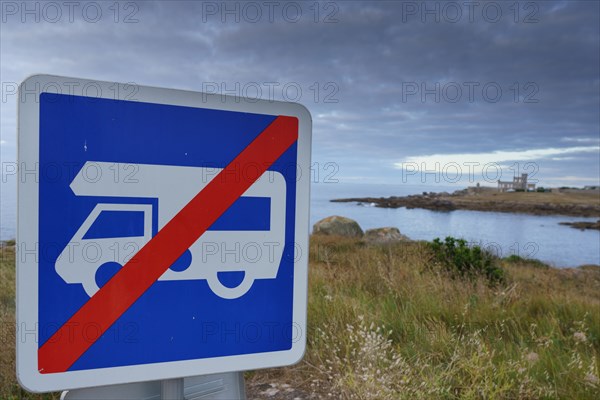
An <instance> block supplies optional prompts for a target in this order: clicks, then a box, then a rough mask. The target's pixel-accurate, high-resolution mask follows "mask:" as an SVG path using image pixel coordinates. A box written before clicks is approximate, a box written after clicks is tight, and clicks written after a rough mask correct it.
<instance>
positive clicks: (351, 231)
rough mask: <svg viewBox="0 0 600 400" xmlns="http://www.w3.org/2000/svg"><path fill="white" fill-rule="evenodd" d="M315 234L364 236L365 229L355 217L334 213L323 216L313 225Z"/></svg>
mask: <svg viewBox="0 0 600 400" xmlns="http://www.w3.org/2000/svg"><path fill="white" fill-rule="evenodd" d="M313 233H314V234H321V235H337V236H346V237H356V238H360V237H362V236H363V230H362V229H361V228H360V225H358V222H356V221H355V220H353V219H350V218H346V217H340V216H338V215H333V216H331V217H327V218H323V219H322V220H320V221H319V222H317V223H316V224H315V225H314V226H313Z"/></svg>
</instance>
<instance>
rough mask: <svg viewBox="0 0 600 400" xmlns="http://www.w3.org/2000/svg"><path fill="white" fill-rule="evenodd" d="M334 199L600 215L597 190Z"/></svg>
mask: <svg viewBox="0 0 600 400" xmlns="http://www.w3.org/2000/svg"><path fill="white" fill-rule="evenodd" d="M331 201H332V202H344V203H347V202H356V203H363V204H364V203H366V204H371V205H374V206H376V207H382V208H400V207H406V208H408V209H411V208H423V209H428V210H434V211H452V210H473V211H495V212H507V213H526V214H534V215H568V216H576V217H600V194H599V193H598V191H586V190H579V191H570V192H498V191H492V190H483V191H481V192H479V193H478V192H474V191H469V190H466V189H465V190H458V191H455V192H453V193H447V192H442V193H433V192H429V193H428V192H424V193H423V194H419V195H409V196H402V197H397V196H391V197H356V198H344V199H333V200H331Z"/></svg>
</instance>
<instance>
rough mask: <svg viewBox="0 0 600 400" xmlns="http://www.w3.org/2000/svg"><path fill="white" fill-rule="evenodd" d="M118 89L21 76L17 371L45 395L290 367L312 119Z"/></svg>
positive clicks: (300, 287) (301, 334)
mask: <svg viewBox="0 0 600 400" xmlns="http://www.w3.org/2000/svg"><path fill="white" fill-rule="evenodd" d="M84 87H88V88H89V87H94V88H95V90H94V91H92V92H93V95H88V94H86V93H78V94H73V93H72V92H67V93H65V92H64V91H62V90H61V89H66V88H69V89H72V88H84ZM127 87H129V88H131V85H129V86H127V85H117V84H115V83H110V82H95V81H86V80H80V79H72V78H63V77H55V76H33V77H30V78H28V79H27V80H26V81H25V82H23V83H22V85H21V88H20V92H19V95H20V97H19V130H18V131H19V132H18V136H19V150H18V153H19V168H20V174H21V179H20V180H19V185H18V195H19V204H18V232H17V241H18V254H17V323H18V325H17V375H18V378H19V381H20V382H21V384H22V385H23V386H24V387H25V388H27V389H28V390H31V391H52V390H64V389H72V388H82V387H91V386H100V385H110V384H119V383H127V382H138V381H148V380H158V379H170V378H176V377H184V376H192V375H202V374H214V373H221V372H229V371H241V370H247V369H255V368H266V367H273V366H280V365H287V364H292V363H294V362H296V361H298V360H299V359H300V358H301V357H302V355H303V353H304V348H305V340H306V338H305V333H306V292H307V264H308V262H307V259H308V247H307V244H308V230H309V220H308V204H309V173H308V171H309V168H310V143H311V120H310V114H309V113H308V111H307V110H306V109H305V108H304V107H302V106H300V105H298V104H292V103H283V102H273V101H256V100H251V99H243V98H239V97H229V96H220V95H208V94H203V93H194V92H186V91H179V90H169V89H159V88H151V87H139V86H136V87H135V96H133V98H132V96H129V98H127V99H122V98H119V96H116V94H119V93H129V94H131V92H128V91H127V90H126V88H127Z"/></svg>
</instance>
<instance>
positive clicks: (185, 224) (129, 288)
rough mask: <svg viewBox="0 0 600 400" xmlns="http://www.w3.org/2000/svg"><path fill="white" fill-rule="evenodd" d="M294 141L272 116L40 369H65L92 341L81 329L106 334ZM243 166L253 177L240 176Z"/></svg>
mask: <svg viewBox="0 0 600 400" xmlns="http://www.w3.org/2000/svg"><path fill="white" fill-rule="evenodd" d="M297 139H298V119H297V118H294V117H286V116H279V117H277V118H276V119H275V120H274V121H273V122H272V123H271V124H270V125H269V126H268V127H267V128H266V129H265V130H264V131H263V132H262V133H261V134H260V135H259V136H258V137H257V138H256V139H254V140H253V141H252V143H250V144H249V145H248V147H246V148H245V149H244V150H243V151H242V152H241V153H240V154H239V155H238V156H237V157H236V158H235V159H234V160H233V161H232V162H231V163H230V164H229V165H228V166H227V167H225V169H223V170H222V171H221V172H220V173H219V174H218V175H217V176H215V177H214V178H213V179H212V180H211V181H210V182H209V183H208V185H206V187H205V188H204V189H203V190H202V191H201V192H200V193H198V194H197V195H196V196H195V197H194V198H193V199H192V200H191V201H190V202H189V203H188V204H187V205H186V206H185V207H184V208H183V209H182V210H181V211H180V212H179V213H177V215H176V216H175V217H173V219H172V220H171V221H169V223H167V224H166V225H165V226H164V227H163V228H162V229H161V230H160V231H159V232H158V233H157V234H156V236H155V237H153V238H152V239H151V240H150V241H149V242H148V243H147V244H146V245H145V246H144V247H142V249H140V251H138V252H137V254H135V256H134V257H133V258H132V259H131V260H130V261H129V262H127V263H126V264H125V266H123V268H122V269H121V270H119V272H118V273H117V274H115V276H113V277H112V279H110V280H109V281H108V282H107V283H106V284H105V285H104V286H103V287H102V288H101V289H100V290H99V291H98V292H96V294H95V295H94V296H92V297H91V298H90V299H89V300H88V302H87V303H85V304H84V305H83V306H82V307H81V308H80V309H79V310H78V311H77V312H76V313H75V314H73V316H72V317H71V318H70V319H69V320H68V321H67V322H66V323H65V324H64V325H63V326H62V327H61V328H60V329H59V330H58V331H56V333H55V334H54V335H52V337H50V339H48V341H46V343H44V344H43V345H42V347H40V349H39V350H38V368H39V371H40V372H41V373H54V372H64V371H66V370H67V369H69V368H70V367H71V366H72V365H73V363H75V361H77V359H79V357H81V356H82V355H83V353H85V352H86V351H87V350H88V349H89V348H90V347H91V346H92V344H94V343H95V341H90V340H89V338H86V337H85V335H84V332H83V330H84V329H85V328H86V327H89V326H90V324H94V326H95V327H100V331H101V332H102V333H104V332H106V330H107V329H109V328H110V327H111V325H112V324H114V323H115V322H116V321H117V320H118V319H119V317H121V315H123V313H124V312H125V311H127V309H128V308H129V307H130V306H131V305H132V304H133V303H135V301H136V300H137V299H139V298H140V296H141V295H142V294H143V293H144V292H145V291H146V290H148V288H149V287H150V286H152V284H153V283H154V282H156V281H157V280H158V278H159V277H160V276H161V275H162V274H163V273H164V272H165V271H166V270H167V269H168V268H169V266H171V265H172V264H173V263H174V262H175V260H177V258H179V256H181V254H183V252H184V251H185V250H187V249H188V248H189V247H190V246H191V245H192V244H193V243H194V242H195V241H196V240H198V238H200V236H202V235H203V234H204V232H206V230H207V229H208V228H209V227H210V226H211V225H212V224H213V223H214V222H215V221H216V220H217V219H218V218H219V217H220V216H221V215H222V214H223V213H224V212H225V211H226V210H227V209H228V208H229V207H230V206H231V205H232V204H233V203H234V202H235V201H236V200H237V199H238V198H239V197H240V196H241V195H242V194H243V193H244V192H245V191H246V190H247V189H248V188H249V187H250V186H252V184H253V183H254V182H255V181H256V179H258V178H259V177H260V176H261V175H262V173H263V172H265V171H266V170H267V169H268V168H269V167H270V166H271V165H272V164H273V163H274V162H275V161H276V160H277V159H278V158H279V157H281V155H282V154H283V153H284V152H285V151H286V150H287V149H288V148H289V147H290V146H291V145H292V144H293V143H294V142H295V141H296V140H297ZM248 165H252V171H253V172H254V170H255V169H256V168H258V169H259V173H258V174H257V175H256V177H246V176H245V175H247V174H242V173H240V171H241V170H243V168H244V166H248ZM257 166H258V167H257ZM184 184H193V182H189V183H184Z"/></svg>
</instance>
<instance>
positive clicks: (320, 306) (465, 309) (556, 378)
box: [251, 236, 600, 399]
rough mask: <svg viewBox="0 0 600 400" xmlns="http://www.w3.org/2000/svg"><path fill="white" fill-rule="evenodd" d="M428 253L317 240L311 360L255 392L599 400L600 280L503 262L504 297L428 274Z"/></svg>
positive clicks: (411, 247) (260, 375) (267, 374)
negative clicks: (271, 388) (300, 389)
mask: <svg viewBox="0 0 600 400" xmlns="http://www.w3.org/2000/svg"><path fill="white" fill-rule="evenodd" d="M430 263H431V256H430V255H429V253H428V250H427V248H426V246H424V245H423V244H422V243H401V244H397V245H392V246H370V245H365V244H363V243H361V242H358V241H352V240H348V239H341V238H330V237H316V236H313V237H312V240H311V269H310V292H309V314H308V315H309V331H308V351H307V353H306V356H305V358H304V360H303V361H302V362H301V363H300V364H298V365H297V366H293V367H289V368H282V369H279V370H269V371H264V372H262V371H261V372H256V373H254V374H253V375H252V376H251V381H252V382H254V383H255V382H271V381H273V380H278V381H284V382H287V383H291V384H292V386H304V387H305V388H306V392H314V393H317V395H316V397H318V398H321V397H330V398H335V399H403V398H406V399H419V398H420V399H437V398H439V399H457V398H473V399H479V398H482V399H513V398H522V399H537V398H564V399H574V398H577V399H595V398H599V396H600V383H599V382H598V369H599V362H598V360H599V358H598V355H599V351H600V290H598V289H600V270H598V268H588V269H587V270H554V269H550V268H544V267H540V264H539V263H535V262H528V261H526V260H517V261H516V262H512V263H508V262H503V264H504V267H505V268H506V269H507V275H508V280H507V283H506V284H505V285H504V286H503V287H499V288H495V289H492V288H489V287H488V286H487V285H486V284H484V282H463V281H457V280H452V279H449V278H448V276H447V275H446V274H444V273H443V272H439V273H436V272H435V270H434V271H432V270H431V268H428V267H429V266H430Z"/></svg>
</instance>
